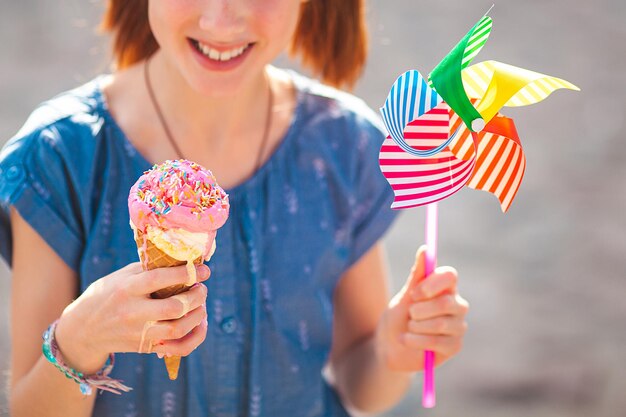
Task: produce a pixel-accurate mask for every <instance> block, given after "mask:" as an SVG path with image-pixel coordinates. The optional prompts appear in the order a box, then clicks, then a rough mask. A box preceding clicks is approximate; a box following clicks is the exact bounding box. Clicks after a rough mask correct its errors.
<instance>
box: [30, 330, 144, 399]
mask: <svg viewBox="0 0 626 417" xmlns="http://www.w3.org/2000/svg"><path fill="white" fill-rule="evenodd" d="M58 323H59V320H55V321H54V323H52V324H51V325H50V327H48V329H47V330H46V331H45V332H44V333H43V346H42V350H43V355H44V356H45V357H46V359H47V360H48V361H49V362H50V363H52V364H53V365H54V366H55V367H56V368H57V369H58V370H59V371H61V372H63V374H64V375H65V376H66V377H67V378H69V379H71V380H73V381H74V382H76V383H78V384H79V386H80V392H81V393H82V394H83V395H91V393H92V388H96V389H100V390H103V391H109V392H112V393H114V394H121V393H122V391H123V392H128V391H130V390H132V388H130V387H127V386H126V385H124V384H122V382H121V381H119V380H117V379H113V378H109V374H110V373H111V371H112V370H113V365H115V354H113V353H111V354H110V355H109V357H108V359H107V361H106V363H105V364H104V366H103V367H102V369H100V370H99V371H98V372H96V373H95V374H92V375H84V374H83V373H82V372H78V371H77V370H75V369H72V368H71V367H69V366H68V365H67V364H66V363H65V362H64V361H63V356H62V355H61V350H60V349H59V345H58V344H57V341H56V338H55V330H56V328H57V324H58Z"/></svg>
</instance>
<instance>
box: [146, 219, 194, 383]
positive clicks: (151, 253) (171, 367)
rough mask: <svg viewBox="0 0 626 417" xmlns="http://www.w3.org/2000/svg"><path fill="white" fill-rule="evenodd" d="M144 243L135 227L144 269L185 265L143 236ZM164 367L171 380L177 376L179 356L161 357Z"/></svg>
mask: <svg viewBox="0 0 626 417" xmlns="http://www.w3.org/2000/svg"><path fill="white" fill-rule="evenodd" d="M145 241H146V244H145V246H144V234H143V233H142V232H141V230H136V229H135V243H136V244H137V252H138V253H139V258H140V260H141V265H142V267H143V269H144V270H145V271H149V270H151V269H155V268H166V267H171V266H181V265H186V264H187V262H186V261H180V260H178V259H175V258H172V257H171V256H169V255H168V254H167V253H165V252H163V251H162V250H160V249H159V248H157V246H156V245H155V244H154V243H152V242H151V241H150V239H148V238H147V237H145ZM193 263H194V265H200V264H201V263H202V256H199V257H197V258H196V259H194V261H193ZM189 288H191V286H187V285H185V284H178V285H171V286H169V287H166V288H163V289H160V290H158V291H155V292H153V293H152V294H150V297H152V298H155V299H163V298H168V297H171V296H172V295H176V294H180V293H183V292H185V291H187V290H189ZM163 361H164V362H165V367H166V368H167V374H168V376H169V378H170V379H171V380H175V379H176V378H178V368H179V367H180V356H169V357H167V356H166V357H163Z"/></svg>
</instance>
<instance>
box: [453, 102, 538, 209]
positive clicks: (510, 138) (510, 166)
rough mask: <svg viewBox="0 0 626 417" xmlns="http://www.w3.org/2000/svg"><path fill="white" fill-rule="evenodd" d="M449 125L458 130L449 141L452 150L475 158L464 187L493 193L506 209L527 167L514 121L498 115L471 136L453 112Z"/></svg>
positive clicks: (459, 156) (469, 158)
mask: <svg viewBox="0 0 626 417" xmlns="http://www.w3.org/2000/svg"><path fill="white" fill-rule="evenodd" d="M450 125H451V127H453V128H454V126H458V129H459V131H458V133H457V135H456V137H455V139H454V140H453V141H452V142H451V143H450V150H451V152H452V153H453V154H454V155H455V156H456V157H457V158H459V159H462V160H473V159H474V158H475V161H476V164H475V166H474V170H473V172H472V175H471V177H470V179H469V181H468V183H467V186H468V187H470V188H473V189H476V190H482V191H487V192H489V193H491V194H493V195H495V196H496V198H497V199H498V200H499V201H500V207H501V208H502V211H503V212H506V211H507V210H508V209H509V207H510V206H511V203H512V202H513V199H514V198H515V196H516V195H517V191H518V190H519V187H520V185H521V183H522V179H523V178H524V171H525V168H526V157H525V155H524V151H523V149H522V144H521V142H520V140H519V137H518V135H517V130H516V128H515V124H514V123H513V120H512V119H510V118H508V117H504V116H502V115H500V114H498V115H497V116H496V117H494V118H493V119H492V120H491V122H489V124H488V125H487V126H485V129H484V130H483V131H482V132H480V133H478V134H476V133H474V134H472V135H470V132H469V130H468V129H467V128H466V127H465V125H464V124H463V123H462V122H461V121H460V118H459V117H458V116H457V115H455V114H454V113H453V112H452V114H451V121H450Z"/></svg>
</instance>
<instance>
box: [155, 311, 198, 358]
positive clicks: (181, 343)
mask: <svg viewBox="0 0 626 417" xmlns="http://www.w3.org/2000/svg"><path fill="white" fill-rule="evenodd" d="M207 326H208V322H207V320H206V319H204V320H203V321H202V322H201V323H200V324H199V325H198V326H196V327H194V328H193V329H192V330H191V332H189V334H187V335H186V336H184V337H182V338H180V339H176V340H166V341H164V342H163V344H159V345H157V346H155V347H154V352H155V353H157V354H159V355H169V356H187V355H189V354H190V353H191V352H193V351H194V350H195V349H196V348H197V347H198V346H199V345H200V343H202V342H204V339H205V338H206V331H207Z"/></svg>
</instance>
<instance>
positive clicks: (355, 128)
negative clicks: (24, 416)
mask: <svg viewBox="0 0 626 417" xmlns="http://www.w3.org/2000/svg"><path fill="white" fill-rule="evenodd" d="M291 76H292V78H293V81H294V84H295V86H296V89H297V92H298V93H297V108H296V110H295V115H294V118H293V121H292V124H291V126H290V128H289V129H288V131H287V133H286V134H285V136H284V138H283V139H282V141H281V143H280V144H279V145H278V147H277V148H276V149H275V151H274V153H273V154H272V155H271V156H270V158H269V159H268V161H267V162H266V163H265V164H264V165H263V166H262V167H261V168H260V169H259V170H258V171H257V172H256V173H255V174H254V175H253V176H252V177H251V178H249V179H248V180H246V181H245V182H244V183H242V184H240V185H238V186H236V187H234V188H232V189H230V190H226V191H227V192H228V194H229V196H230V202H231V214H230V218H229V219H228V221H227V223H226V224H225V225H224V227H222V228H221V229H220V230H219V231H218V235H217V251H216V253H215V256H213V258H212V259H211V261H210V262H209V266H210V267H211V270H212V276H211V279H210V280H209V281H208V288H209V293H208V299H207V311H208V320H209V328H208V334H207V338H206V340H205V342H204V343H202V344H201V345H200V346H199V347H198V349H196V350H195V351H194V352H193V353H192V354H191V355H190V356H188V357H186V358H183V360H182V363H181V369H180V374H179V377H178V379H177V380H176V381H170V380H169V379H168V378H167V374H166V371H165V369H164V365H163V363H162V360H160V359H158V358H157V357H156V355H146V354H130V353H129V354H117V355H116V365H115V369H114V371H113V373H112V376H113V377H115V378H119V379H122V380H123V381H124V382H125V383H126V384H127V385H130V386H131V387H133V391H131V392H130V393H128V394H124V395H121V396H117V395H114V394H110V393H106V392H105V393H102V394H101V395H98V398H97V400H96V404H95V409H94V413H93V415H94V416H98V417H100V416H102V417H104V416H116V417H117V416H124V417H134V416H163V417H174V416H175V417H182V416H186V417H187V416H189V417H196V416H216V417H222V416H224V417H225V416H266V417H278V416H290V417H291V416H311V417H313V416H347V415H348V413H347V411H346V409H345V408H344V406H343V405H342V403H341V401H340V399H339V397H338V395H337V393H336V392H335V390H334V389H333V388H332V386H331V385H330V384H329V383H328V382H327V381H326V379H325V378H324V377H323V376H322V369H323V367H324V364H325V363H326V361H327V359H328V354H329V351H330V348H331V330H332V317H333V290H334V289H335V286H336V285H337V282H338V280H339V278H340V277H341V276H342V274H343V273H344V272H345V271H346V270H347V269H348V268H349V267H350V266H351V265H352V264H353V263H354V262H355V261H356V260H358V259H359V257H360V256H362V255H363V254H364V252H366V251H367V250H368V249H369V248H370V247H371V246H372V245H373V244H374V243H375V242H376V241H377V240H379V239H380V238H381V236H382V235H383V233H384V232H385V231H386V230H387V229H388V228H389V226H390V224H391V222H392V220H393V219H394V217H395V212H393V211H392V210H391V209H390V208H389V207H390V205H391V202H392V200H393V194H392V191H391V188H390V187H389V185H388V184H387V182H386V181H385V179H384V177H383V176H382V174H381V173H380V169H379V167H378V160H377V159H378V151H379V148H380V145H381V143H382V141H383V139H384V133H383V131H382V128H381V124H380V122H379V119H378V117H377V116H376V115H375V114H374V113H373V112H372V111H371V110H370V109H369V108H368V107H367V106H366V105H365V104H364V103H363V102H362V101H361V100H359V99H356V98H355V97H353V96H351V95H348V94H346V93H341V92H339V91H337V90H334V89H331V88H329V87H325V86H322V85H320V84H318V83H317V82H314V81H312V80H310V79H308V78H305V77H303V76H301V75H298V74H296V73H291ZM102 79H103V78H102V76H101V77H98V78H96V79H94V80H92V81H90V82H88V83H87V84H85V85H83V86H81V87H79V88H76V89H74V90H72V91H68V92H65V93H63V94H60V95H59V96H57V97H55V98H53V99H51V100H49V101H47V102H45V103H43V104H42V105H41V106H40V107H38V108H37V109H36V110H35V111H34V112H33V114H32V115H31V116H30V117H29V119H28V121H27V122H26V124H25V125H24V127H23V128H22V129H21V130H20V131H19V132H18V133H17V134H16V136H15V137H13V138H12V139H11V140H9V142H8V143H7V144H6V145H5V146H4V148H3V149H2V152H1V153H0V253H1V255H2V257H3V258H4V259H5V260H6V261H7V262H8V263H9V264H10V262H11V255H12V246H11V229H10V222H9V207H10V206H11V205H12V206H14V207H15V208H16V209H17V210H18V211H19V213H20V214H21V216H22V217H23V218H24V219H25V220H26V221H27V222H28V223H29V224H30V225H31V226H32V227H33V228H34V229H35V230H36V231H37V232H38V233H39V234H40V235H41V236H42V237H43V239H45V241H46V242H47V243H48V244H49V245H50V246H51V247H52V249H54V251H56V253H57V254H58V255H59V256H60V257H61V258H62V259H63V260H64V261H65V262H66V263H67V264H68V265H69V266H70V267H71V268H73V269H74V270H75V271H77V272H78V275H79V277H80V290H81V292H82V291H84V290H85V289H86V288H87V287H88V286H89V284H91V283H92V282H94V281H95V280H97V279H99V278H101V277H103V276H105V275H107V274H109V273H111V272H112V271H115V270H117V269H119V268H121V267H123V266H125V265H127V264H128V263H131V262H136V261H138V255H137V250H136V247H135V243H134V241H133V234H132V232H131V229H130V227H129V217H128V209H127V196H128V191H129V189H130V187H131V185H132V184H133V183H134V181H135V180H136V179H137V178H138V177H139V176H140V175H141V174H142V173H143V172H144V171H146V170H147V169H149V168H150V167H151V164H150V163H149V162H148V161H146V159H145V158H144V157H143V156H142V155H141V154H140V153H139V152H138V151H137V150H136V148H134V146H133V145H132V143H131V142H130V141H129V140H128V139H127V138H126V136H125V135H124V132H123V131H122V130H121V129H120V127H119V126H118V125H117V124H116V122H115V120H114V119H113V118H112V116H111V114H110V113H109V111H108V110H107V106H106V102H105V101H104V98H103V94H102V91H101V81H102ZM208 168H210V167H208ZM363 279H367V277H366V276H364V277H363ZM357 296H358V294H355V297H357ZM76 389H78V387H77V388H76Z"/></svg>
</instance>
